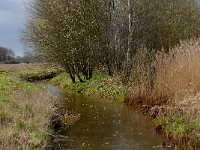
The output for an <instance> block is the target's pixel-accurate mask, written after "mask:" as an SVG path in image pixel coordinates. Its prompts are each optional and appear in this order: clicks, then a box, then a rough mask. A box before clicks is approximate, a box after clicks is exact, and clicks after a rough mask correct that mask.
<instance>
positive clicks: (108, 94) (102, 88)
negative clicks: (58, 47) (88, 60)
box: [50, 73, 126, 102]
mask: <svg viewBox="0 0 200 150" xmlns="http://www.w3.org/2000/svg"><path fill="white" fill-rule="evenodd" d="M76 81H77V82H76V83H72V81H71V79H70V77H69V75H68V74H67V73H62V74H60V75H58V76H57V77H55V78H53V79H51V80H50V83H52V84H54V85H56V86H60V87H62V88H65V89H66V90H72V91H76V92H79V93H83V94H85V95H94V96H100V97H103V98H108V99H114V100H116V101H119V102H122V101H124V99H125V96H126V90H125V87H124V86H123V84H122V83H121V82H120V79H119V78H118V77H112V76H109V75H108V74H106V73H99V74H95V75H94V76H93V78H92V79H91V80H87V81H85V82H79V81H78V79H77V80H76Z"/></svg>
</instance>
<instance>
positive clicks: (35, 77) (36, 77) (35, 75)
mask: <svg viewBox="0 0 200 150" xmlns="http://www.w3.org/2000/svg"><path fill="white" fill-rule="evenodd" d="M61 71H62V70H61V69H58V68H51V69H47V70H39V71H28V72H22V73H21V74H20V78H21V79H22V80H25V81H29V82H33V81H40V80H47V79H51V78H53V77H55V76H57V75H58V74H59V73H60V72H61Z"/></svg>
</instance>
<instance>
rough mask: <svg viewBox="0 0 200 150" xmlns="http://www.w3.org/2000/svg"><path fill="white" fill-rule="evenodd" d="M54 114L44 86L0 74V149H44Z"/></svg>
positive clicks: (10, 75) (12, 75)
mask: <svg viewBox="0 0 200 150" xmlns="http://www.w3.org/2000/svg"><path fill="white" fill-rule="evenodd" d="M53 113H54V107H53V101H52V98H51V96H50V94H49V93H48V92H46V90H45V89H44V87H42V86H41V85H36V84H32V83H27V82H23V81H19V80H16V77H14V74H12V73H5V72H1V73H0V127H1V128H0V143H1V144H0V149H45V147H46V146H47V142H48V138H49V135H50V134H51V131H50V128H49V125H50V120H51V117H52V115H53Z"/></svg>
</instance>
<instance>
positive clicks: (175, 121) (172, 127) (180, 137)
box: [153, 115, 200, 149]
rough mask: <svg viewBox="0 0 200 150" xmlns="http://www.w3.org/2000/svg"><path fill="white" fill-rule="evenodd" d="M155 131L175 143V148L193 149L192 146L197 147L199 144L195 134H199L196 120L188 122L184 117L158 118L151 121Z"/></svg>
mask: <svg viewBox="0 0 200 150" xmlns="http://www.w3.org/2000/svg"><path fill="white" fill-rule="evenodd" d="M153 121H154V124H155V126H156V128H157V129H159V130H160V131H161V132H163V133H164V134H165V135H166V136H167V137H169V138H170V139H173V140H174V141H176V146H175V147H177V148H180V149H182V148H186V149H193V147H192V146H194V145H195V147H196V146H198V145H199V144H200V143H199V141H198V140H196V139H198V136H197V133H199V127H198V126H199V124H198V120H197V119H195V118H194V119H191V118H190V120H188V119H186V118H184V116H176V115H167V116H159V117H157V118H156V119H154V120H153Z"/></svg>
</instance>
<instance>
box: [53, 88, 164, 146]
mask: <svg viewBox="0 0 200 150" xmlns="http://www.w3.org/2000/svg"><path fill="white" fill-rule="evenodd" d="M51 90H52V89H51ZM55 93H56V92H55V91H54V94H55ZM62 99H63V100H62V105H63V106H66V109H68V110H70V111H72V112H74V113H77V114H81V119H80V120H79V121H78V122H76V123H75V124H74V125H73V126H72V127H70V128H69V129H67V130H66V131H63V132H62V133H61V134H60V135H58V137H57V138H56V139H55V142H56V146H55V148H54V149H63V150H151V149H152V150H154V149H155V150H158V149H164V148H162V143H163V142H164V139H163V138H161V136H160V135H158V134H156V133H155V130H154V129H153V127H152V124H151V123H150V121H149V120H148V119H147V118H145V117H144V116H143V115H142V114H141V113H139V112H137V111H135V110H134V109H133V108H131V107H128V106H126V105H125V104H119V103H113V102H111V100H103V99H99V98H91V97H86V96H83V95H77V94H73V93H65V94H63V98H62Z"/></svg>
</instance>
